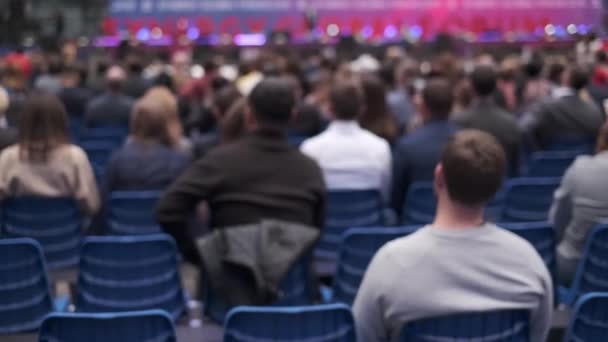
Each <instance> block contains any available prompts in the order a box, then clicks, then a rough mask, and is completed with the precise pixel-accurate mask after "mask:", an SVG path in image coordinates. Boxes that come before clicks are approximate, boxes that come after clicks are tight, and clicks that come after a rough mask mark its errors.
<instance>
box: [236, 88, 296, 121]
mask: <svg viewBox="0 0 608 342" xmlns="http://www.w3.org/2000/svg"><path fill="white" fill-rule="evenodd" d="M248 104H249V107H250V109H251V110H252V112H253V115H254V117H255V119H256V121H257V123H258V125H260V126H271V127H278V128H285V127H286V126H287V124H288V123H289V120H290V119H291V116H292V113H293V109H294V106H295V92H294V90H293V89H292V88H291V85H290V83H289V81H287V80H285V79H282V78H278V77H270V78H266V79H264V80H262V81H261V82H260V83H258V84H257V85H256V86H255V87H254V88H253V90H252V91H251V93H250V94H249V97H248Z"/></svg>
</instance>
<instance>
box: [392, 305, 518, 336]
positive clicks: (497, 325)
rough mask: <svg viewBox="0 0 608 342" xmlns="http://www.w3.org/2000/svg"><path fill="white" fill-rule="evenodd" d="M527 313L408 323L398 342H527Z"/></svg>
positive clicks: (478, 314) (476, 314)
mask: <svg viewBox="0 0 608 342" xmlns="http://www.w3.org/2000/svg"><path fill="white" fill-rule="evenodd" d="M529 325H530V323H529V313H528V312H527V311H525V310H505V311H491V312H474V313H462V314H455V315H449V316H442V317H434V318H428V319H423V320H419V321H415V322H410V323H407V324H406V325H404V327H403V330H402V331H401V340H400V341H401V342H422V341H458V342H477V341H492V342H527V341H529V340H530V332H529Z"/></svg>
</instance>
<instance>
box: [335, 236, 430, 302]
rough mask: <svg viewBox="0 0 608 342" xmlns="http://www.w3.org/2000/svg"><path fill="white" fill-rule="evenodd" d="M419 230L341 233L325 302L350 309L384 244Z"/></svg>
mask: <svg viewBox="0 0 608 342" xmlns="http://www.w3.org/2000/svg"><path fill="white" fill-rule="evenodd" d="M418 228H419V227H398V228H397V227H395V228H353V229H349V230H348V231H347V232H346V233H344V236H343V240H342V244H341V245H340V253H339V257H338V269H337V272H336V277H335V279H334V283H333V291H332V293H328V292H327V291H324V292H325V293H324V294H323V295H324V297H325V300H326V301H333V302H341V303H345V304H348V305H351V304H352V303H353V301H354V300H355V297H356V295H357V291H358V290H359V286H360V285H361V281H362V280H363V276H364V275H365V271H366V270H367V266H368V265H369V263H370V262H371V260H372V258H373V257H374V255H375V254H376V252H377V251H378V250H379V249H380V248H381V247H382V246H384V244H386V243H387V242H389V241H391V240H395V239H398V238H401V237H404V236H407V235H409V234H411V233H413V232H415V231H416V230H417V229H418Z"/></svg>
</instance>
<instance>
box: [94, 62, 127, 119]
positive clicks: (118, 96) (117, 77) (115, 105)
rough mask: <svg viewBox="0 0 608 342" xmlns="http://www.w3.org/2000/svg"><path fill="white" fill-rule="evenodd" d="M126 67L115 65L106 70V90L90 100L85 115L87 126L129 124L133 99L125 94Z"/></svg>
mask: <svg viewBox="0 0 608 342" xmlns="http://www.w3.org/2000/svg"><path fill="white" fill-rule="evenodd" d="M126 77H127V75H126V73H125V71H124V69H122V68H121V67H119V66H113V67H110V68H109V69H108V71H107V72H106V92H105V93H104V94H102V95H99V96H97V97H96V98H94V99H93V100H91V101H90V102H89V105H88V106H87V110H86V113H85V116H84V121H85V125H86V126H87V127H95V126H104V125H122V126H127V125H128V124H129V117H130V115H131V109H132V108H133V99H132V98H130V97H128V96H126V95H124V94H123V87H124V83H125V80H126Z"/></svg>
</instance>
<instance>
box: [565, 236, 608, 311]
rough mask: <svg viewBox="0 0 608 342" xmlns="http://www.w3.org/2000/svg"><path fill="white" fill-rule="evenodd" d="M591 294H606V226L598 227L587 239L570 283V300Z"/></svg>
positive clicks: (607, 278)
mask: <svg viewBox="0 0 608 342" xmlns="http://www.w3.org/2000/svg"><path fill="white" fill-rule="evenodd" d="M591 292H608V226H607V225H601V226H598V227H597V228H595V229H594V230H593V231H592V232H591V234H589V236H588V237H587V241H586V245H585V250H584V251H583V255H582V256H581V260H580V262H579V264H578V269H577V270H576V275H575V277H574V281H573V283H572V293H571V296H572V298H571V299H576V298H578V297H580V296H582V295H584V294H587V293H591Z"/></svg>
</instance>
